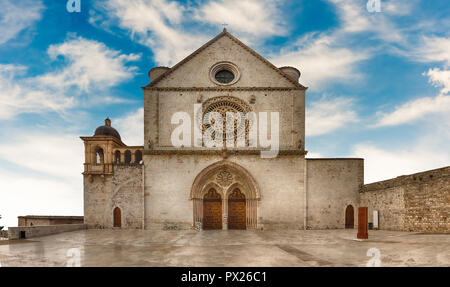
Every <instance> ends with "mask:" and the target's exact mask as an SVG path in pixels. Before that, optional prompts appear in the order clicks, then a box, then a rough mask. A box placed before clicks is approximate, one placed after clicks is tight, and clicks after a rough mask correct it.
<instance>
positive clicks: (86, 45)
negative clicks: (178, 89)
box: [0, 37, 140, 119]
mask: <svg viewBox="0 0 450 287" xmlns="http://www.w3.org/2000/svg"><path fill="white" fill-rule="evenodd" d="M48 54H49V56H50V58H51V59H52V60H56V59H57V57H58V56H62V57H63V58H64V59H65V60H66V61H67V62H66V65H65V66H63V68H61V69H56V70H54V71H50V72H47V73H45V74H42V75H39V76H35V77H26V76H24V75H25V74H26V70H27V69H26V67H24V66H19V65H2V64H0V103H1V105H0V119H10V118H12V117H14V116H16V115H17V114H20V113H42V112H48V111H56V112H63V111H64V110H66V109H68V108H71V107H74V106H76V105H77V104H80V102H81V99H82V98H85V99H86V98H87V100H91V101H95V98H96V97H98V95H99V94H100V93H101V92H103V93H104V92H106V91H107V90H108V88H110V87H112V86H115V85H117V84H118V83H120V82H122V81H124V80H126V79H130V78H132V77H133V76H134V75H135V70H136V67H128V66H126V64H127V63H128V62H130V61H135V60H137V59H139V57H140V56H138V55H134V54H130V55H126V54H121V53H120V52H119V51H116V50H112V49H110V48H108V47H106V46H105V45H104V44H103V43H100V42H97V41H94V40H87V39H84V38H82V37H78V38H71V39H68V40H67V41H65V42H64V43H62V44H58V45H52V46H50V47H49V49H48ZM86 93H90V94H88V95H86ZM108 101H111V97H109V99H108Z"/></svg>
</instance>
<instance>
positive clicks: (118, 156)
mask: <svg viewBox="0 0 450 287" xmlns="http://www.w3.org/2000/svg"><path fill="white" fill-rule="evenodd" d="M114 163H116V164H119V163H120V150H116V152H115V153H114Z"/></svg>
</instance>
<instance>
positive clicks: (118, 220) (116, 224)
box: [113, 207, 122, 227]
mask: <svg viewBox="0 0 450 287" xmlns="http://www.w3.org/2000/svg"><path fill="white" fill-rule="evenodd" d="M113 214H114V224H113V226H114V227H122V215H121V212H120V208H118V207H116V208H114V211H113Z"/></svg>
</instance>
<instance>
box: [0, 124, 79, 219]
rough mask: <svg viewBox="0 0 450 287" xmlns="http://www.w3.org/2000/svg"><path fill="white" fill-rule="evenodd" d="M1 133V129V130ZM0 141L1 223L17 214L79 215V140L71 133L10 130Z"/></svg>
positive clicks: (15, 217)
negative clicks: (1, 163) (5, 166)
mask: <svg viewBox="0 0 450 287" xmlns="http://www.w3.org/2000/svg"><path fill="white" fill-rule="evenodd" d="M2 132H5V131H4V130H2ZM8 135H9V136H8V137H2V139H1V140H2V141H1V142H0V161H1V162H5V161H6V162H9V163H11V164H13V166H12V167H11V168H10V169H8V170H6V169H5V168H4V167H2V168H1V169H0V182H1V183H2V188H0V198H1V202H2V203H5V202H7V204H2V206H0V208H1V210H0V214H1V215H2V216H3V219H2V224H1V225H6V226H17V216H19V215H29V214H34V215H82V212H83V209H82V208H83V205H82V204H83V202H82V200H83V178H82V175H81V172H82V171H83V164H82V163H83V155H84V152H83V143H82V141H81V139H80V138H79V137H78V136H76V135H74V134H61V133H55V134H52V133H48V132H42V131H30V128H29V129H28V130H26V131H25V132H24V131H23V130H19V131H18V130H12V131H9V132H8Z"/></svg>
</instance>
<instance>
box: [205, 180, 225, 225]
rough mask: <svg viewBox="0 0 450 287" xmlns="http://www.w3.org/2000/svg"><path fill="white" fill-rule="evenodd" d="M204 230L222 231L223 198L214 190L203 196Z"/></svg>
mask: <svg viewBox="0 0 450 287" xmlns="http://www.w3.org/2000/svg"><path fill="white" fill-rule="evenodd" d="M203 229H222V197H221V195H220V194H219V193H217V191H216V190H215V189H214V188H211V189H210V190H209V191H208V192H207V193H205V195H204V196H203Z"/></svg>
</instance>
